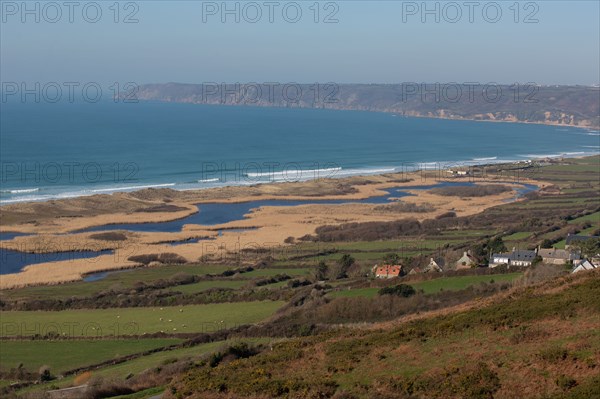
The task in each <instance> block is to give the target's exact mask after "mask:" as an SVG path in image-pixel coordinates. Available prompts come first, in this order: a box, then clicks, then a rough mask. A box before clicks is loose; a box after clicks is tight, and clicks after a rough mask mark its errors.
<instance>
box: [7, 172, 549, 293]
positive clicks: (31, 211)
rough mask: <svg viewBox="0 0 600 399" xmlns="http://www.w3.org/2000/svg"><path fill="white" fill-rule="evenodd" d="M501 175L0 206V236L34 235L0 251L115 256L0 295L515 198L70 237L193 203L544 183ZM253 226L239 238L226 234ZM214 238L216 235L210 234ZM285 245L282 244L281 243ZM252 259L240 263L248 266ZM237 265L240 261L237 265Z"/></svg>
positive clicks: (177, 215)
mask: <svg viewBox="0 0 600 399" xmlns="http://www.w3.org/2000/svg"><path fill="white" fill-rule="evenodd" d="M505 180H507V179H506V178H502V177H496V178H494V177H493V176H489V177H487V178H478V179H473V178H472V177H446V176H440V174H439V173H434V172H413V173H403V174H386V175H377V176H355V177H349V178H340V179H322V180H315V181H306V182H288V183H272V184H260V185H255V186H232V187H222V188H214V189H206V190H196V191H175V190H170V189H147V190H142V191H137V192H131V193H116V194H113V195H96V196H90V197H79V198H74V199H65V200H53V201H48V202H32V203H21V204H12V205H6V206H3V207H1V208H0V217H1V218H2V221H3V223H2V230H3V231H11V232H21V233H28V234H33V235H29V236H20V237H15V238H14V239H12V240H5V241H1V242H0V246H2V247H3V248H5V249H12V250H18V251H24V252H61V251H82V250H91V251H99V250H113V253H112V254H108V255H102V256H98V257H95V258H90V259H73V260H68V261H61V262H51V263H42V264H35V265H30V266H26V267H25V268H24V269H23V270H22V271H21V272H20V273H15V274H6V275H2V276H0V288H2V289H7V288H13V287H19V286H25V285H39V284H58V283H63V282H68V281H76V280H80V279H81V278H82V277H83V276H85V275H86V274H89V273H94V272H99V271H107V270H117V269H123V268H132V267H141V266H142V265H140V264H139V263H136V262H132V261H130V260H128V258H129V257H131V256H133V255H141V254H160V253H166V252H169V253H175V254H177V255H180V256H182V257H184V258H185V259H186V260H187V261H188V262H195V261H198V260H199V259H201V258H202V259H211V258H212V259H213V260H214V259H219V258H225V257H227V256H231V255H232V254H238V253H240V252H241V253H244V252H245V251H244V249H248V250H249V251H248V252H252V250H256V249H257V248H262V249H269V250H274V249H275V248H284V247H286V246H288V245H290V244H286V242H285V241H286V239H287V238H288V237H293V238H294V239H295V240H297V239H298V238H300V237H303V236H305V235H307V234H313V233H314V232H315V229H316V228H317V227H319V226H323V225H336V224H342V223H349V222H366V221H390V220H397V219H402V218H407V217H412V218H417V219H419V220H425V219H430V218H434V217H436V216H438V215H441V214H443V213H446V212H451V211H452V212H455V213H456V214H457V216H467V215H472V214H476V213H479V212H482V211H483V210H484V209H487V208H489V207H493V206H496V205H499V204H502V203H505V202H507V201H510V200H512V199H514V198H515V196H516V192H515V191H507V192H503V193H500V194H497V195H491V196H484V197H476V198H461V197H448V196H441V195H436V194H434V193H431V192H430V191H428V190H421V189H407V190H406V191H407V192H409V193H410V194H412V195H411V196H406V197H402V201H403V202H405V203H414V204H420V205H422V204H429V205H431V211H428V212H419V213H415V212H390V211H385V210H382V209H381V207H379V208H378V206H377V205H374V204H365V203H343V204H307V205H298V206H270V207H269V206H267V207H262V208H260V209H257V210H253V211H252V212H251V213H249V214H247V215H246V217H245V218H244V219H242V220H236V221H232V222H229V223H225V224H220V225H212V226H201V225H193V224H186V225H184V226H183V228H182V230H181V231H178V232H126V231H122V232H121V233H122V234H124V235H125V237H126V239H125V240H122V241H109V240H103V239H98V238H94V237H93V236H94V234H97V233H93V232H85V233H84V232H77V231H78V230H81V229H85V228H89V227H93V226H102V225H106V224H117V223H151V222H165V221H171V220H176V219H181V218H185V217H187V216H189V215H191V214H194V213H195V212H197V207H196V204H200V212H202V206H201V204H202V203H235V202H248V201H256V200H282V199H285V200H317V199H318V200H325V199H328V200H339V199H343V200H348V201H351V200H359V199H365V198H369V197H373V196H380V195H384V194H386V192H385V191H383V190H384V189H388V188H392V187H419V186H428V185H432V184H435V183H437V182H441V181H451V182H474V183H476V184H500V183H501V184H503V185H507V186H510V187H511V188H513V190H514V188H517V187H522V184H526V183H529V184H535V185H537V186H538V187H540V188H543V187H544V186H545V184H544V183H541V182H539V181H529V180H520V181H519V184H514V183H507V182H506V181H505ZM244 228H254V229H251V230H246V231H228V229H244ZM219 231H221V234H218V232H219ZM199 237H202V238H204V239H205V240H202V241H199V242H192V243H184V244H183V245H177V246H171V245H168V242H172V241H183V240H187V239H193V238H199ZM288 241H289V239H288ZM254 252H255V253H254V255H251V256H249V258H248V259H247V260H248V261H249V260H250V258H251V260H252V261H254V260H255V257H256V251H254ZM242 260H244V259H242Z"/></svg>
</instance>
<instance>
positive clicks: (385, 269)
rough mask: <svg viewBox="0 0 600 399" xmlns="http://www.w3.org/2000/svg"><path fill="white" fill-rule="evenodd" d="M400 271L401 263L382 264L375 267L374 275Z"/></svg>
mask: <svg viewBox="0 0 600 399" xmlns="http://www.w3.org/2000/svg"><path fill="white" fill-rule="evenodd" d="M401 272H402V265H382V266H377V268H376V269H375V274H376V275H390V274H391V275H399V274H400V273H401Z"/></svg>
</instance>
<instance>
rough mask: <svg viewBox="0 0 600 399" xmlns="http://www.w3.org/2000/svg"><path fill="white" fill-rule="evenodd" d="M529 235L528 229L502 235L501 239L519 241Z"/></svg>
mask: <svg viewBox="0 0 600 399" xmlns="http://www.w3.org/2000/svg"><path fill="white" fill-rule="evenodd" d="M530 235H531V233H530V232H528V231H521V232H518V233H514V234H511V235H508V236H505V237H502V239H503V240H504V241H520V240H526V239H527V238H529V236H530Z"/></svg>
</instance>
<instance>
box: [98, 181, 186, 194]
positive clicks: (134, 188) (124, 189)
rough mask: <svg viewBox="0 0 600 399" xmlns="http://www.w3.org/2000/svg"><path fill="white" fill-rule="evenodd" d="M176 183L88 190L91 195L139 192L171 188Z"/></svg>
mask: <svg viewBox="0 0 600 399" xmlns="http://www.w3.org/2000/svg"><path fill="white" fill-rule="evenodd" d="M175 184H176V183H165V184H147V185H144V186H128V187H110V188H98V189H95V190H89V192H91V193H106V192H114V191H130V190H141V189H144V188H160V187H173V186H175Z"/></svg>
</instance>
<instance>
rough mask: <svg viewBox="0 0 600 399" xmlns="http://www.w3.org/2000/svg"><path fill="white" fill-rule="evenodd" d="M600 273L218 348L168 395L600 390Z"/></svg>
mask: <svg viewBox="0 0 600 399" xmlns="http://www.w3.org/2000/svg"><path fill="white" fill-rule="evenodd" d="M599 277H600V275H599V274H598V273H597V272H592V273H581V274H579V275H571V276H568V277H564V278H561V279H557V280H553V281H549V282H546V283H542V284H540V285H533V286H529V287H524V288H515V289H513V290H511V291H510V292H508V293H504V294H500V295H498V296H495V297H492V298H489V299H487V300H482V301H473V302H471V303H469V304H467V305H461V306H459V307H457V308H453V309H448V310H446V311H444V312H441V313H425V314H423V315H421V316H416V317H412V318H410V319H407V320H402V319H399V320H397V321H393V322H388V323H383V324H379V325H375V326H369V327H367V328H361V327H360V326H355V327H347V328H343V329H340V330H337V331H329V332H327V333H323V334H320V335H316V336H312V337H307V338H298V339H293V340H290V341H286V342H282V343H279V344H275V345H272V346H271V347H270V348H264V349H263V351H262V353H259V354H257V355H247V356H246V355H245V356H229V357H223V356H217V357H215V356H213V357H212V358H210V359H208V360H206V361H204V362H201V363H199V364H198V365H197V366H196V367H194V368H193V369H192V370H191V371H190V372H189V373H188V374H187V375H185V376H183V377H181V378H179V379H178V380H176V382H174V383H173V384H171V386H170V388H169V389H167V392H169V394H168V395H167V397H168V398H242V397H243V398H275V397H281V398H340V399H341V398H346V399H349V398H371V399H374V398H379V399H384V398H516V397H527V398H556V399H558V398H582V399H583V398H592V397H597V395H600V388H599V387H600V384H599V382H600V379H599V377H598V376H599V369H600V339H599V336H598V320H599V317H600V306H599V304H598V301H597V298H598V296H599V295H600V278H599Z"/></svg>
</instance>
